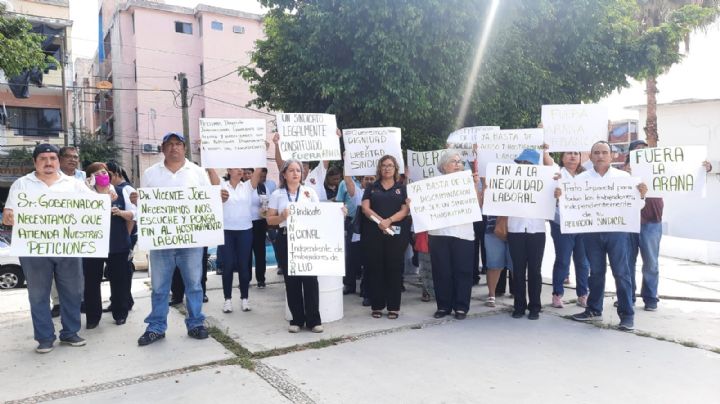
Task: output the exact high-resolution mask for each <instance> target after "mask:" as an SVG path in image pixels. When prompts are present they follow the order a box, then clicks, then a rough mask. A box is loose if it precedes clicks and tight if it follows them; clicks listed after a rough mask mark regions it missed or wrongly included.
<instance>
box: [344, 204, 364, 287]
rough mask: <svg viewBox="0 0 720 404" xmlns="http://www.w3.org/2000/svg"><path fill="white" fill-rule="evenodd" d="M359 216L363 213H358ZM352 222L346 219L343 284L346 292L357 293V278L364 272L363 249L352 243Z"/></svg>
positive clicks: (358, 243)
mask: <svg viewBox="0 0 720 404" xmlns="http://www.w3.org/2000/svg"><path fill="white" fill-rule="evenodd" d="M357 214H361V213H360V212H358V213H357ZM352 222H353V219H352V218H349V217H346V218H345V276H344V277H343V284H344V285H345V290H347V291H349V292H352V293H355V290H356V289H357V276H358V274H360V273H361V271H362V249H361V247H360V242H357V243H353V242H352V236H353V229H352V227H353V226H352Z"/></svg>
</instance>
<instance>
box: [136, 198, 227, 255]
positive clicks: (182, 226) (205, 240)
mask: <svg viewBox="0 0 720 404" xmlns="http://www.w3.org/2000/svg"><path fill="white" fill-rule="evenodd" d="M137 219H138V222H137V225H138V243H139V245H140V248H141V249H143V250H163V249H167V248H188V247H210V246H217V245H222V244H224V243H225V235H224V232H223V211H222V201H221V199H220V186H219V185H212V186H204V187H167V188H140V189H138V218H137Z"/></svg>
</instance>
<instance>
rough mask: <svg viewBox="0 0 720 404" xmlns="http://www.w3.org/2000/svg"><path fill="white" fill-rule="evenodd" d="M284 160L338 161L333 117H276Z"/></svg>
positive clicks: (338, 145) (328, 115)
mask: <svg viewBox="0 0 720 404" xmlns="http://www.w3.org/2000/svg"><path fill="white" fill-rule="evenodd" d="M276 122H277V129H278V133H279V134H280V144H279V146H280V156H281V157H282V158H283V160H290V159H296V160H300V161H315V160H340V159H341V157H340V139H338V137H337V133H336V131H337V122H336V121H335V115H330V114H277V120H276Z"/></svg>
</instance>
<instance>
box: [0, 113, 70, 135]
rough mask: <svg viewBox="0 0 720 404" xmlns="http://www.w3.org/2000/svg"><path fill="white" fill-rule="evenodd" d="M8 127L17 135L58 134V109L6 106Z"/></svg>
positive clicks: (59, 123)
mask: <svg viewBox="0 0 720 404" xmlns="http://www.w3.org/2000/svg"><path fill="white" fill-rule="evenodd" d="M7 113H8V127H9V128H10V129H13V130H15V132H16V134H17V135H18V136H44V137H48V136H60V132H62V119H61V116H60V109H59V108H58V109H56V108H22V107H7Z"/></svg>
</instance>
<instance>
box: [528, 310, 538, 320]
mask: <svg viewBox="0 0 720 404" xmlns="http://www.w3.org/2000/svg"><path fill="white" fill-rule="evenodd" d="M538 319H540V313H538V312H536V311H531V312H530V314H528V320H538Z"/></svg>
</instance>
